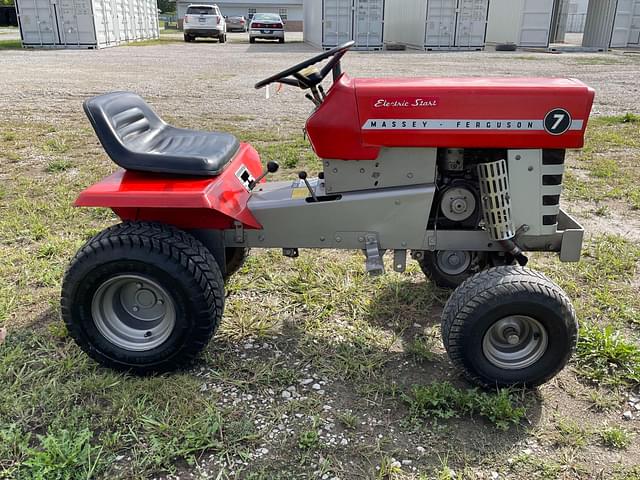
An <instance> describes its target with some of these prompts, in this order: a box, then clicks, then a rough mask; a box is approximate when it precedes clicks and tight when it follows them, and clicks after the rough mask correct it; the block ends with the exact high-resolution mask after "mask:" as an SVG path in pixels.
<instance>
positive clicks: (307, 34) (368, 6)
mask: <svg viewBox="0 0 640 480" xmlns="http://www.w3.org/2000/svg"><path fill="white" fill-rule="evenodd" d="M303 8H304V22H303V28H304V30H303V38H304V41H305V42H307V43H310V44H311V45H314V46H316V47H319V48H324V49H330V48H333V47H335V46H337V45H340V44H342V43H345V42H348V41H350V40H354V41H355V42H356V45H355V47H354V48H355V49H359V50H381V49H382V45H383V35H384V21H385V20H384V15H385V0H305V1H304V4H303Z"/></svg>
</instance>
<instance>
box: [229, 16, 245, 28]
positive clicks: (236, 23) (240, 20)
mask: <svg viewBox="0 0 640 480" xmlns="http://www.w3.org/2000/svg"><path fill="white" fill-rule="evenodd" d="M247 30H249V22H248V20H247V19H246V18H244V17H242V16H240V17H227V32H246V31H247Z"/></svg>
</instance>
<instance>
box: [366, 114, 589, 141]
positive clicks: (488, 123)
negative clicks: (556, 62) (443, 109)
mask: <svg viewBox="0 0 640 480" xmlns="http://www.w3.org/2000/svg"><path fill="white" fill-rule="evenodd" d="M559 111H560V109H557V110H554V111H553V112H551V113H554V112H559ZM563 112H564V113H565V114H566V115H567V117H563V119H560V123H558V125H555V123H554V124H550V127H554V126H555V130H554V129H547V120H451V119H434V118H423V119H420V118H375V119H369V120H367V121H366V122H365V123H364V125H363V126H362V129H363V130H526V131H547V132H549V133H551V134H553V135H560V134H562V133H564V132H566V131H567V130H582V124H583V121H582V120H572V119H571V116H569V114H568V113H567V112H566V111H564V110H563ZM551 113H550V114H551ZM550 114H548V115H547V117H549V115H550ZM555 114H557V113H555ZM551 118H555V120H554V122H558V118H556V117H551ZM562 129H564V130H562Z"/></svg>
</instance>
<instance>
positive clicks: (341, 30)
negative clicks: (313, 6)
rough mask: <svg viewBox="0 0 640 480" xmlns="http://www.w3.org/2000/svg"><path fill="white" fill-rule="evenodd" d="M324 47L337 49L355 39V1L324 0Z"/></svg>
mask: <svg viewBox="0 0 640 480" xmlns="http://www.w3.org/2000/svg"><path fill="white" fill-rule="evenodd" d="M323 7H324V12H323V30H324V31H323V34H322V45H323V46H326V47H335V46H336V45H340V44H342V43H345V42H348V41H349V40H351V39H353V0H324V5H323Z"/></svg>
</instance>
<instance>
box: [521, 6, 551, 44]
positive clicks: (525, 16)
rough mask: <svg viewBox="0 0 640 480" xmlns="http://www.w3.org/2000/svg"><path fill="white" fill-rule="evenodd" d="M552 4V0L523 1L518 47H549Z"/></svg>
mask: <svg viewBox="0 0 640 480" xmlns="http://www.w3.org/2000/svg"><path fill="white" fill-rule="evenodd" d="M554 3H555V2H554V0H524V9H523V11H522V28H521V29H520V46H522V47H548V46H549V34H550V31H551V19H552V18H553V6H554Z"/></svg>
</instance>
